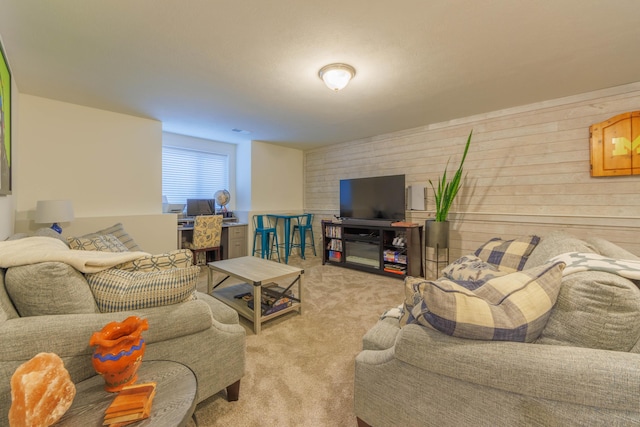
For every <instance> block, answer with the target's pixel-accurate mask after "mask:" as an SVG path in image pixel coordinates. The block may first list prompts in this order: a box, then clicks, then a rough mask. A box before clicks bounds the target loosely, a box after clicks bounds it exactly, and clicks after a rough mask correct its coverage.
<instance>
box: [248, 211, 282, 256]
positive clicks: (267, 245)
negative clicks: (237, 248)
mask: <svg viewBox="0 0 640 427" xmlns="http://www.w3.org/2000/svg"><path fill="white" fill-rule="evenodd" d="M258 235H260V249H259V250H258V249H256V241H257V240H258ZM274 247H275V253H276V254H277V255H278V262H280V251H278V233H277V232H276V227H275V226H274V225H273V224H271V218H269V216H268V215H254V216H253V252H252V255H254V256H255V254H256V253H259V254H260V257H261V258H267V259H271V257H272V255H273V252H274V250H273V248H274Z"/></svg>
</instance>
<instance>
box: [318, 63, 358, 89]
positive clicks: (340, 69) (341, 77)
mask: <svg viewBox="0 0 640 427" xmlns="http://www.w3.org/2000/svg"><path fill="white" fill-rule="evenodd" d="M318 75H319V76H320V78H321V79H322V80H323V81H324V84H326V85H327V87H328V88H329V89H331V90H334V91H339V90H340V89H344V87H345V86H347V84H349V81H350V80H351V79H352V78H353V76H355V75H356V70H355V69H354V68H353V67H352V66H351V65H347V64H330V65H327V66H325V67H322V69H321V70H320V72H319V73H318Z"/></svg>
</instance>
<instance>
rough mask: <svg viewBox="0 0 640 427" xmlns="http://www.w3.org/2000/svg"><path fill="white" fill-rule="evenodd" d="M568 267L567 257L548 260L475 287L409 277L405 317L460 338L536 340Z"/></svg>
mask: <svg viewBox="0 0 640 427" xmlns="http://www.w3.org/2000/svg"><path fill="white" fill-rule="evenodd" d="M564 267H565V264H564V263H563V262H556V263H553V264H551V263H549V264H544V265H541V266H538V267H534V268H531V269H529V270H525V271H519V272H515V273H510V274H507V275H505V276H500V277H496V278H494V279H491V280H489V281H487V282H486V283H485V284H484V285H482V286H480V287H479V288H477V289H475V290H469V289H467V288H465V287H463V286H461V285H459V284H457V283H456V282H454V281H452V280H449V279H445V278H441V279H438V280H436V281H427V280H424V279H419V278H407V279H405V296H406V298H405V305H406V307H407V311H408V312H409V318H408V320H407V323H419V324H421V325H424V326H429V327H432V328H434V329H436V330H438V331H440V332H443V333H445V334H447V335H452V336H455V337H459V338H469V339H478V340H496V341H518V342H532V341H534V340H535V339H536V338H538V336H539V335H540V334H541V333H542V330H543V329H544V327H545V325H546V323H547V319H548V318H549V315H550V313H551V309H552V308H553V305H554V304H555V302H556V299H557V297H558V292H559V291H560V284H561V281H562V271H563V270H564Z"/></svg>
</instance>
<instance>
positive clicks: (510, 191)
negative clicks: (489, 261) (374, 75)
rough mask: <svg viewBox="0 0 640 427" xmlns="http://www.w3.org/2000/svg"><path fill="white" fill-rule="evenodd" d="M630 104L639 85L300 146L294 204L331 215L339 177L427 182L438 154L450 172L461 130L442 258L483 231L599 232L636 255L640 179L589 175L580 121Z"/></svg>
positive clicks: (435, 172)
mask: <svg viewBox="0 0 640 427" xmlns="http://www.w3.org/2000/svg"><path fill="white" fill-rule="evenodd" d="M635 110H640V82H638V83H633V84H629V85H625V86H618V87H615V88H611V89H606V90H601V91H597V92H590V93H586V94H581V95H577V96H572V97H567V98H562V99H557V100H550V101H545V102H541V103H536V104H532V105H526V106H522V107H517V108H511V109H506V110H501V111H496V112H491V113H486V114H481V115H476V116H472V117H467V118H462V119H457V120H452V121H450V122H446V123H438V124H433V125H428V126H424V127H421V128H416V129H410V130H405V131H401V132H395V133H392V134H387V135H380V136H376V137H372V138H367V139H363V140H357V141H351V142H347V143H342V144H336V145H332V146H329V147H323V148H319V149H315V150H310V151H306V152H305V153H304V177H305V183H304V210H305V212H312V213H315V214H316V216H315V221H316V222H317V224H314V229H315V231H316V233H317V236H316V242H321V239H320V234H319V233H320V224H319V222H320V220H321V219H323V218H331V217H332V216H333V215H337V214H338V213H339V181H340V179H345V178H360V177H367V176H377V175H392V174H405V175H406V183H407V185H425V186H427V188H428V198H427V208H426V209H427V210H425V211H407V219H408V220H409V221H414V222H424V220H426V219H427V218H430V217H433V197H432V195H433V193H432V191H431V189H430V186H429V180H437V179H438V176H439V175H441V174H442V171H443V170H444V167H445V164H446V162H447V160H448V159H449V158H450V159H451V165H452V166H451V167H450V170H455V168H456V167H457V164H458V162H459V160H460V157H461V154H462V151H463V148H464V144H465V142H466V138H467V135H468V134H469V131H471V129H473V139H472V142H471V148H470V150H469V154H468V156H467V160H466V163H465V172H466V179H465V181H464V187H463V188H462V190H461V191H460V193H459V194H458V198H457V203H456V204H455V205H454V206H453V207H452V213H451V214H450V217H449V219H450V221H451V222H452V224H451V243H450V246H451V248H450V251H451V253H450V259H451V260H454V259H456V258H458V257H459V256H461V255H463V254H467V253H470V252H472V251H473V250H475V249H476V248H477V247H478V246H479V245H481V244H482V243H484V242H485V241H487V240H489V239H490V238H492V237H497V236H499V237H503V238H513V237H518V236H521V235H524V234H538V235H544V234H546V233H548V232H550V231H553V230H564V231H566V232H569V233H571V234H574V235H576V236H578V237H587V236H596V237H603V238H606V239H608V240H610V241H612V242H614V243H617V244H618V245H620V246H622V247H623V248H625V249H627V250H629V251H631V252H633V253H635V254H637V255H640V197H639V193H640V176H626V177H609V178H592V177H591V176H590V174H589V126H590V125H591V124H593V123H597V122H601V121H603V120H606V119H608V118H610V117H612V116H615V115H617V114H620V113H623V112H627V111H635Z"/></svg>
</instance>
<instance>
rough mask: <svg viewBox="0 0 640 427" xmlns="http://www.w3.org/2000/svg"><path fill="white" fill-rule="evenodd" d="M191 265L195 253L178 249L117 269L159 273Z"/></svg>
mask: <svg viewBox="0 0 640 427" xmlns="http://www.w3.org/2000/svg"><path fill="white" fill-rule="evenodd" d="M191 265H193V252H191V251H190V250H189V249H178V250H175V251H171V252H167V253H166V254H161V255H147V256H145V257H142V258H138V259H134V260H133V261H129V262H126V263H124V264H119V265H117V266H116V267H115V268H119V269H120V270H127V271H158V270H167V269H169V268H185V267H189V266H191Z"/></svg>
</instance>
